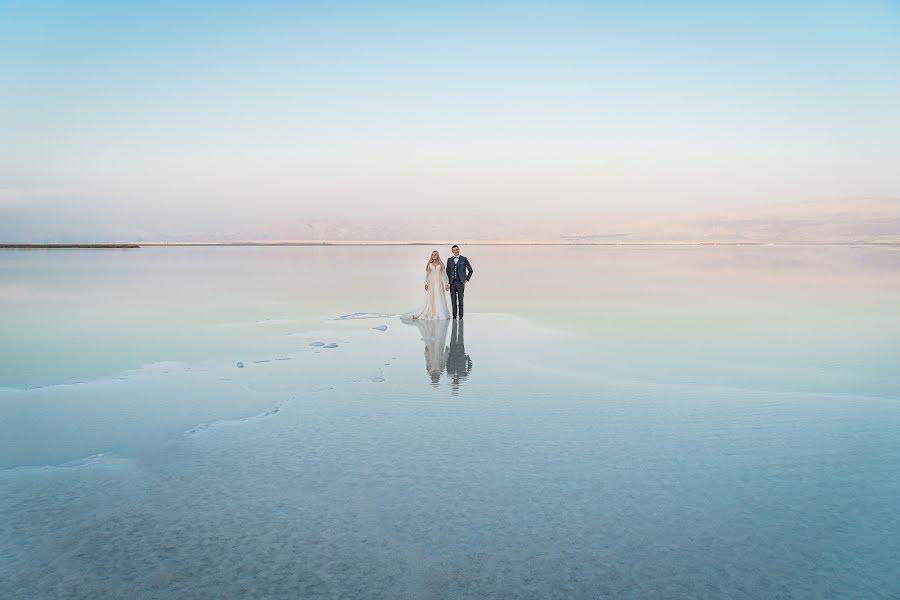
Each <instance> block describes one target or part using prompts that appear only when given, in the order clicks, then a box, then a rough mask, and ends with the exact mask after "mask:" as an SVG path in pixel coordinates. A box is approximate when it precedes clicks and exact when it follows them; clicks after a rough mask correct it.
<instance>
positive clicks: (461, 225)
mask: <svg viewBox="0 0 900 600" xmlns="http://www.w3.org/2000/svg"><path fill="white" fill-rule="evenodd" d="M176 227H177V229H176ZM2 237H3V238H12V239H0V243H109V242H119V243H121V242H137V243H150V242H167V243H175V242H189V243H199V242H215V243H229V242H253V241H255V242H263V243H274V242H298V241H300V242H303V241H308V242H338V243H340V242H344V243H346V242H364V243H366V242H368V243H373V242H452V241H458V242H460V243H462V242H504V241H506V242H529V241H533V242H544V243H608V244H616V243H618V244H628V243H631V244H636V243H678V244H711V243H728V244H820V243H834V244H854V243H898V242H900V198H898V199H889V200H870V199H860V200H844V201H835V202H809V203H799V204H785V205H780V206H770V207H765V208H752V209H740V210H738V209H733V210H718V211H707V212H697V213H690V214H688V213H679V214H668V215H662V214H659V213H654V214H649V213H648V214H638V213H605V214H599V213H598V214H594V215H583V216H579V217H567V218H546V217H528V216H511V217H503V218H500V217H495V216H483V215H479V214H477V213H476V212H474V211H473V212H470V213H468V214H460V215H457V216H456V217H455V218H454V219H453V220H452V221H450V220H449V219H448V218H447V217H446V216H444V215H443V214H441V216H439V217H428V216H426V217H421V218H412V217H408V216H404V217H401V218H394V217H392V216H388V215H385V216H383V217H380V218H366V219H355V220H354V219H294V220H288V221H284V222H280V223H273V224H272V225H270V226H265V227H248V228H246V229H233V230H219V231H215V230H204V229H203V228H197V229H190V228H188V227H186V226H184V225H181V224H178V223H173V225H172V228H168V227H167V226H161V227H156V228H154V229H138V228H136V227H134V226H133V225H131V224H129V223H127V222H125V223H122V224H121V225H119V226H118V227H112V228H105V229H104V230H102V231H94V230H93V228H91V227H88V226H86V223H80V224H75V223H73V222H69V223H67V224H66V225H65V226H58V227H54V226H52V225H51V224H49V223H47V224H46V226H45V227H42V229H41V231H40V232H39V233H37V232H34V231H32V232H30V233H26V232H19V231H13V233H12V234H11V235H10V233H9V230H7V231H6V232H4V235H3V236H2Z"/></svg>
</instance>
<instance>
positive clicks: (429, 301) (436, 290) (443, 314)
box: [400, 250, 450, 321]
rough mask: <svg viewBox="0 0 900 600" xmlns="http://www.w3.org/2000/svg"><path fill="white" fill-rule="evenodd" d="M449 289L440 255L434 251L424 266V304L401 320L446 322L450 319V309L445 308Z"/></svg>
mask: <svg viewBox="0 0 900 600" xmlns="http://www.w3.org/2000/svg"><path fill="white" fill-rule="evenodd" d="M449 289H450V280H449V279H447V272H446V270H445V268H444V263H443V262H442V261H441V255H440V254H438V251H437V250H435V251H433V252H432V253H431V259H430V260H429V261H428V264H426V265H425V302H424V303H423V304H422V307H421V308H419V309H418V310H414V311H412V312H408V313H404V314H403V315H401V317H400V318H402V319H422V320H428V321H433V320H446V319H449V318H450V309H449V308H447V295H446V294H445V292H446V291H448V290H449Z"/></svg>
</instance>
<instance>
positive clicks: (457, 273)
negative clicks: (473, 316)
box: [447, 256, 475, 319]
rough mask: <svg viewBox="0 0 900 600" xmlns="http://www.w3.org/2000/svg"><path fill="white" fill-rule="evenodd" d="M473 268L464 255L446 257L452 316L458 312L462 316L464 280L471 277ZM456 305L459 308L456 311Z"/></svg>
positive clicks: (454, 316)
mask: <svg viewBox="0 0 900 600" xmlns="http://www.w3.org/2000/svg"><path fill="white" fill-rule="evenodd" d="M474 272H475V269H473V268H472V265H470V264H469V259H468V258H466V257H465V256H451V257H450V258H448V259H447V278H448V279H449V280H450V306H452V307H453V318H454V319H455V318H456V315H457V314H459V318H460V319H462V318H463V296H464V295H465V293H466V282H467V281H468V280H470V279H471V278H472V273H474ZM457 307H458V308H459V310H458V311H457Z"/></svg>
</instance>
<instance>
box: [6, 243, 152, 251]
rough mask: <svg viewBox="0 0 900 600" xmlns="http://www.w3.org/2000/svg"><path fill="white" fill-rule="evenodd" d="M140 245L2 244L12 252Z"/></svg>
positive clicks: (132, 245)
mask: <svg viewBox="0 0 900 600" xmlns="http://www.w3.org/2000/svg"><path fill="white" fill-rule="evenodd" d="M140 247H141V246H140V244H0V248H8V249H11V250H31V249H34V250H40V249H54V248H60V249H69V248H76V249H77V248H101V249H102V248H140Z"/></svg>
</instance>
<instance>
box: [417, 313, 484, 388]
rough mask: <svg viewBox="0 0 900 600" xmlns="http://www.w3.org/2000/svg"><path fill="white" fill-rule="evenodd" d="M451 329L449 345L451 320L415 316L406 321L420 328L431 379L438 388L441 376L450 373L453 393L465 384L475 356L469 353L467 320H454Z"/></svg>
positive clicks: (426, 364) (426, 368)
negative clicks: (465, 322)
mask: <svg viewBox="0 0 900 600" xmlns="http://www.w3.org/2000/svg"><path fill="white" fill-rule="evenodd" d="M452 322H453V327H452V329H451V330H450V345H449V346H448V345H447V329H448V328H449V325H450V321H447V320H442V321H427V320H424V319H415V320H408V321H404V323H406V324H408V325H415V326H416V327H417V328H418V329H419V333H420V334H421V336H422V341H423V342H425V370H426V371H427V372H428V376H429V377H430V378H431V385H433V386H435V387H437V385H438V384H439V383H440V381H441V375H442V374H443V373H444V371H446V372H447V377H448V378H449V379H450V385H451V389H452V390H453V392H454V393H456V392H458V391H459V386H460V385H461V384H463V383H465V380H466V378H467V377H468V376H469V372H470V371H471V370H472V359H471V358H469V355H468V354H466V344H465V332H464V322H463V321H457V320H456V319H454V320H453V321H452Z"/></svg>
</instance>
